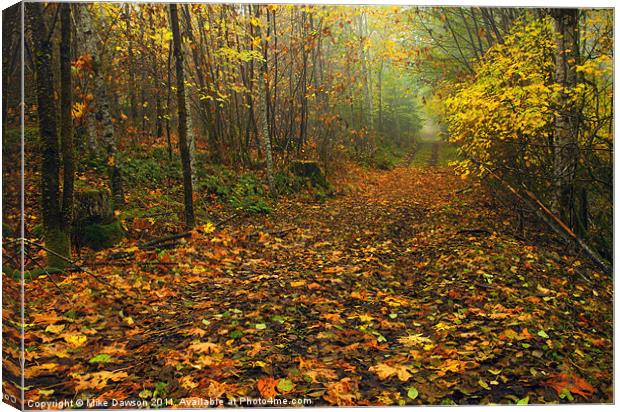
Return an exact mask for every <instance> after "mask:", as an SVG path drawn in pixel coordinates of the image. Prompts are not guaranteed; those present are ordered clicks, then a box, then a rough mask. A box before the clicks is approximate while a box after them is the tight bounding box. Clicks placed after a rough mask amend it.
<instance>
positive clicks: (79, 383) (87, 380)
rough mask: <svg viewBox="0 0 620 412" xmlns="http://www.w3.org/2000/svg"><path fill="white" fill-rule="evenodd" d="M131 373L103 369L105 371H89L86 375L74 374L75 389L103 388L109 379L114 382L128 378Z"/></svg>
mask: <svg viewBox="0 0 620 412" xmlns="http://www.w3.org/2000/svg"><path fill="white" fill-rule="evenodd" d="M128 377H129V375H127V373H126V372H122V371H121V372H109V371H103V372H94V373H87V374H85V375H75V374H74V375H73V378H74V380H75V390H76V391H83V390H87V389H103V388H104V387H105V386H106V385H107V384H108V381H110V380H111V381H112V382H120V381H122V380H123V379H126V378H128Z"/></svg>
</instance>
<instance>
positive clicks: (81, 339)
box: [65, 335, 87, 348]
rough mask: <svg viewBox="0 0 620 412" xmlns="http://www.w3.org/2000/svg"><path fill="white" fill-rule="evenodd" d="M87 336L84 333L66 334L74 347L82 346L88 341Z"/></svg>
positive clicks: (66, 339) (68, 341)
mask: <svg viewBox="0 0 620 412" xmlns="http://www.w3.org/2000/svg"><path fill="white" fill-rule="evenodd" d="M86 340H87V338H86V336H84V335H66V336H65V341H66V342H67V343H68V344H69V345H71V346H73V347H74V348H79V347H80V346H82V345H83V344H85V343H86Z"/></svg>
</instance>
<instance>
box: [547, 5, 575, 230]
mask: <svg viewBox="0 0 620 412" xmlns="http://www.w3.org/2000/svg"><path fill="white" fill-rule="evenodd" d="M551 15H552V16H553V18H554V20H555V42H556V46H557V51H556V82H557V83H558V84H559V85H560V86H561V87H562V91H561V95H560V96H561V97H560V102H559V107H560V110H559V113H558V115H557V116H556V119H555V135H554V140H555V141H554V161H555V164H554V169H555V170H554V172H555V207H556V212H557V214H558V215H559V216H560V219H562V220H563V221H565V222H568V224H569V226H570V227H571V228H572V229H574V228H575V223H576V222H575V219H574V217H575V216H574V210H575V208H574V202H575V193H574V192H575V188H574V180H575V171H576V169H577V159H578V147H577V136H578V133H579V116H578V115H579V113H577V110H576V109H577V107H576V105H575V104H574V102H572V100H571V97H570V91H571V90H572V89H574V87H575V86H577V70H576V66H577V64H579V11H578V10H577V9H554V10H552V12H551Z"/></svg>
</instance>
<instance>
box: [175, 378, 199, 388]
mask: <svg viewBox="0 0 620 412" xmlns="http://www.w3.org/2000/svg"><path fill="white" fill-rule="evenodd" d="M179 383H180V384H181V386H182V387H183V388H185V389H187V390H188V391H190V390H192V389H194V388H196V387H198V384H197V383H196V382H194V378H192V377H191V376H190V375H186V376H183V377H182V378H181V379H179Z"/></svg>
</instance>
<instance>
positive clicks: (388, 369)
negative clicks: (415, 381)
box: [368, 363, 411, 382]
mask: <svg viewBox="0 0 620 412" xmlns="http://www.w3.org/2000/svg"><path fill="white" fill-rule="evenodd" d="M408 369H409V368H408V367H407V366H405V365H395V366H391V365H388V364H386V363H380V364H378V365H375V366H372V367H370V369H368V370H369V371H370V372H374V373H375V374H376V375H377V376H378V377H379V379H381V380H382V381H383V380H386V379H389V378H391V377H392V376H397V377H398V379H400V380H401V381H403V382H406V381H408V380H409V378H411V374H410V373H409V371H408Z"/></svg>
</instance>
